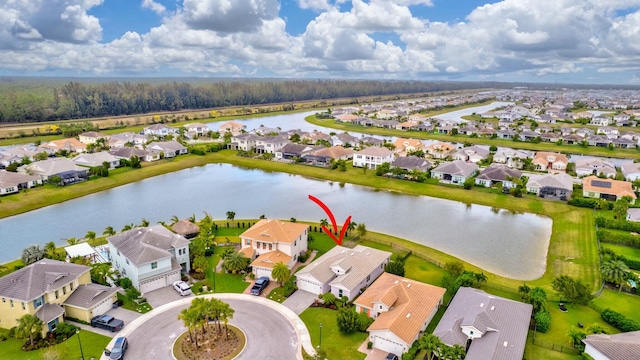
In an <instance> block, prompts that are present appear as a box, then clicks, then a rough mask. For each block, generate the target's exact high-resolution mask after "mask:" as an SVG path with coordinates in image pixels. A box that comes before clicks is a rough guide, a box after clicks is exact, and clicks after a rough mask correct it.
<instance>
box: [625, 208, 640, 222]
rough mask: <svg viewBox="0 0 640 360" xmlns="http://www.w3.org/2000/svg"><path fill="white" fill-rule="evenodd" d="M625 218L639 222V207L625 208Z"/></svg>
mask: <svg viewBox="0 0 640 360" xmlns="http://www.w3.org/2000/svg"><path fill="white" fill-rule="evenodd" d="M627 220H629V221H635V222H640V208H629V209H627Z"/></svg>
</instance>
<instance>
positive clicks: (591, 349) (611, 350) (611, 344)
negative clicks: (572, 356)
mask: <svg viewBox="0 0 640 360" xmlns="http://www.w3.org/2000/svg"><path fill="white" fill-rule="evenodd" d="M582 342H583V343H584V345H585V346H584V352H585V354H588V355H590V356H591V357H592V358H593V360H626V359H637V358H638V354H640V331H630V332H625V333H621V334H614V335H609V334H592V335H587V338H586V339H583V340H582Z"/></svg>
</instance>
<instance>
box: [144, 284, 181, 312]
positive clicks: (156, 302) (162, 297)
mask: <svg viewBox="0 0 640 360" xmlns="http://www.w3.org/2000/svg"><path fill="white" fill-rule="evenodd" d="M143 296H144V297H145V298H147V302H148V303H149V305H151V307H153V308H154V309H155V308H157V307H160V306H162V305H164V304H168V303H170V302H173V301H176V300H180V299H182V298H183V296H181V295H180V294H178V292H177V291H176V290H175V289H174V288H173V286H171V285H170V286H165V287H163V288H160V289H158V290H153V291H150V292H148V293H145V294H144V295H143ZM188 296H191V297H193V295H188ZM188 296H184V297H188Z"/></svg>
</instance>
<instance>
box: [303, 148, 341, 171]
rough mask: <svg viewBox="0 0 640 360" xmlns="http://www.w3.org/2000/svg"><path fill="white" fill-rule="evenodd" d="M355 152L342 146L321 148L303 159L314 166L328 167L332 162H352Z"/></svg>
mask: <svg viewBox="0 0 640 360" xmlns="http://www.w3.org/2000/svg"><path fill="white" fill-rule="evenodd" d="M352 158H353V150H352V149H350V148H344V147H342V146H340V145H338V146H332V147H328V148H320V149H317V150H314V151H312V152H310V153H308V154H305V155H303V156H302V159H303V160H304V161H305V162H307V163H309V164H312V165H319V166H328V165H329V164H331V161H332V160H350V159H352Z"/></svg>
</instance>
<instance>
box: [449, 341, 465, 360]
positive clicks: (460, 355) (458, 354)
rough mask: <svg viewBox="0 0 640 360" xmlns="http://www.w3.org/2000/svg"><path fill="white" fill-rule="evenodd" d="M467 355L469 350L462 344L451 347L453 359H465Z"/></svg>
mask: <svg viewBox="0 0 640 360" xmlns="http://www.w3.org/2000/svg"><path fill="white" fill-rule="evenodd" d="M465 356H467V352H466V351H465V350H464V347H462V346H461V345H458V344H455V345H453V346H452V347H451V358H452V359H453V360H464V358H465Z"/></svg>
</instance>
